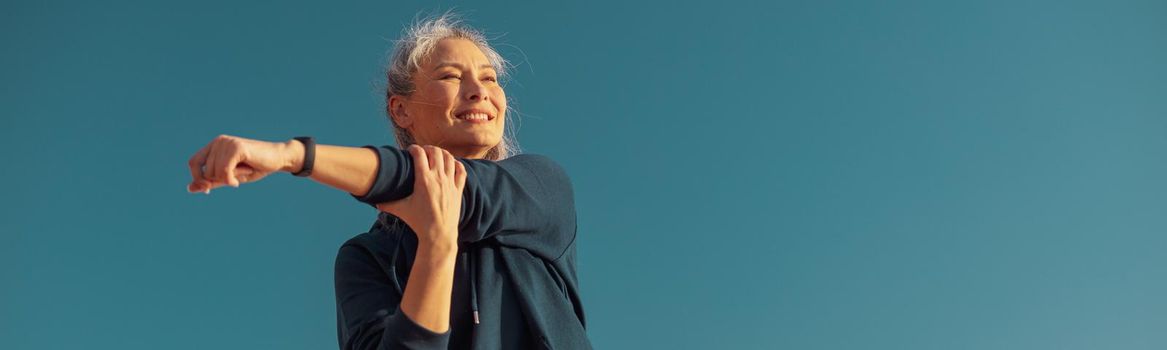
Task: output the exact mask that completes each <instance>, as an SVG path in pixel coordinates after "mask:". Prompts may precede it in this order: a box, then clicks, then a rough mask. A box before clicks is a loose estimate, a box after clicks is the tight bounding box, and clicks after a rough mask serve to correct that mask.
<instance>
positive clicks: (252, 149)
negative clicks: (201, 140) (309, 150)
mask: <svg viewBox="0 0 1167 350" xmlns="http://www.w3.org/2000/svg"><path fill="white" fill-rule="evenodd" d="M296 154H303V145H301V144H300V142H299V141H295V140H289V141H287V142H266V141H260V140H252V139H246V138H242V137H236V136H230V135H219V136H218V137H215V139H213V140H211V142H210V143H208V144H207V145H206V146H203V148H202V149H200V150H199V151H198V152H196V153H195V154H194V156H191V157H190V160H189V161H188V162H187V165H189V166H190V175H191V177H192V180H191V182H190V184H188V185H187V188H186V189H187V191H188V192H192V193H193V192H204V193H208V194H209V193H211V189H213V188H216V187H220V186H225V185H228V186H231V187H239V185H240V184H244V183H249V182H255V181H259V180H260V179H262V178H264V177H265V176H268V175H270V174H271V173H273V172H277V171H291V169H290V167H291V166H292V164H293V162H292V160H293V159H294V157H295V155H296ZM301 157H302V155H301Z"/></svg>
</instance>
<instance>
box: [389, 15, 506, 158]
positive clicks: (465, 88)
mask: <svg viewBox="0 0 1167 350" xmlns="http://www.w3.org/2000/svg"><path fill="white" fill-rule="evenodd" d="M496 73H497V72H495V70H494V67H493V66H491V64H490V61H489V60H487V58H486V55H484V54H483V53H482V51H481V50H479V49H478V46H477V45H475V44H474V43H473V42H471V41H469V40H465V39H452V38H451V39H443V40H441V41H439V42H438V44H437V45H436V46H435V47H434V50H433V52H432V53H430V55H429V57H427V58H426V59H425V60H423V62H422V63H421V68H420V69H418V71H417V73H416V74H414V76H413V83H414V86H415V87H416V88H415V90H414V92H413V94H411V95H409V96H399V95H393V96H392V97H390V100H389V108H390V111H391V115H393V118H394V119H395V120H396V121H397V125H400V126H401V127H403V128H405V129H408V130H409V131H410V133H411V135H413V138H414V140H415V141H416V142H417V143H418V144H421V145H434V146H438V147H441V148H444V149H446V150H447V151H450V153H451V154H453V155H454V156H455V157H461V158H479V159H480V158H483V157H484V156H485V155H486V153H487V151H489V150H490V149H491V148H492V147H494V146H495V145H497V144H498V143H499V141H501V140H502V134H503V127H504V125H505V124H504V123H505V121H506V118H505V116H506V107H507V105H506V94H505V93H504V92H503V90H502V86H501V85H499V84H498V75H497V74H496Z"/></svg>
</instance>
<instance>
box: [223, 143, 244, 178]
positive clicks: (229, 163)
mask: <svg viewBox="0 0 1167 350" xmlns="http://www.w3.org/2000/svg"><path fill="white" fill-rule="evenodd" d="M224 148H225V149H224V151H227V152H228V153H227V154H229V156H227V157H224V158H225V160H224V161H223V177H224V179H223V180H225V181H224V182H226V183H227V184H228V185H230V186H231V187H239V179H236V178H235V165H236V164H239V160H240V158H242V156H243V154H242V152H240V150H239V146H238V145H235V144H231V143H228V144H227V145H226V147H224Z"/></svg>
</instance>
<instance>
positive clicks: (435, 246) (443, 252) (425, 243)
mask: <svg viewBox="0 0 1167 350" xmlns="http://www.w3.org/2000/svg"><path fill="white" fill-rule="evenodd" d="M418 238H420V239H419V240H418V242H417V249H418V251H425V252H427V253H429V254H430V255H431V256H438V257H452V256H455V255H458V242H457V241H453V240H444V239H442V240H431V239H425V238H422V237H418Z"/></svg>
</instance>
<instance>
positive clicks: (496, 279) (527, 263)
mask: <svg viewBox="0 0 1167 350" xmlns="http://www.w3.org/2000/svg"><path fill="white" fill-rule="evenodd" d="M364 147H366V148H369V149H373V150H375V151H377V154H378V158H379V159H380V164H379V166H378V171H377V177H376V180H374V183H373V186H372V188H371V189H370V190H369V192H368V193H366V194H365V195H364V196H353V197H354V198H356V199H357V200H359V201H361V202H364V203H367V204H369V205H371V206H374V207H375V205H376V204H378V203H382V202H387V201H393V200H397V199H400V198H404V197H406V196H408V195H409V194H410V193H412V192H413V182H414V176H413V175H414V169H413V158H412V157H411V156H410V154H409V153H408V152H406V151H405V150H402V149H400V148H397V147H393V146H381V147H375V146H372V145H367V146H364ZM458 161H460V162H462V163H463V164H464V165H465V166H466V167H465V168H466V172H467V176H466V186H465V189H464V190H463V197H462V210H461V213H460V221H459V225H458V260H457V262H456V263H455V266H454V286H453V295H452V298H451V308H450V310H451V314H450V329H449V330H447V331H446V332H445V333H435V332H432V331H430V330H428V329H426V328H424V327H422V326H421V325H419V324H417V323H416V322H414V321H413V320H412V319H410V318H409V317H408V316H406V315H405V314H404V313H402V312H401V311H400V309H399V308H398V307H399V306H400V303H401V297H402V294H403V293H404V291H405V286H406V284H407V283H408V281H409V273H410V272H411V271H412V266H413V259H414V256H415V254H416V252H417V235H416V234H415V233H414V232H413V230H412V229H410V228H409V226H407V225H406V224H405V222H404V221H401V220H400V219H398V218H396V217H394V216H393V215H391V214H388V213H384V212H382V213H380V214H379V215H378V219H377V221H376V222H375V223H374V224H373V226H372V228H370V230H369V232H365V233H362V234H359V235H357V236H356V237H353V238H351V239H349V240H348V241H346V242H345V243H344V244H343V245H341V247H340V249H339V251H338V252H337V256H336V271H335V279H336V313H337V315H336V316H337V320H336V321H337V337H338V341H339V344H340V348H341V349H591V342H590V341H589V340H588V338H587V334H586V331H585V329H586V322H585V320H584V310H583V306H582V303H581V300H580V295H579V287H578V284H577V277H576V262H575V257H576V252H575V251H576V249H575V238H576V228H577V226H576V214H575V200H574V196H573V192H572V186H571V180H570V179H569V178H568V176H567V173H566V172H565V171H564V170H563V168H562V167H560V166H559V165H558V164H557V163H555V162H554V161H552V160H551V159H550V158H548V157H546V156H542V155H536V154H521V155H516V156H513V157H510V158H507V159H504V160H501V161H490V160H482V159H461V158H459V159H458Z"/></svg>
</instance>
